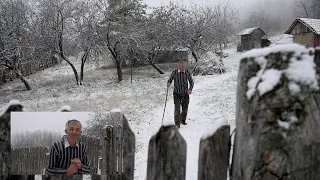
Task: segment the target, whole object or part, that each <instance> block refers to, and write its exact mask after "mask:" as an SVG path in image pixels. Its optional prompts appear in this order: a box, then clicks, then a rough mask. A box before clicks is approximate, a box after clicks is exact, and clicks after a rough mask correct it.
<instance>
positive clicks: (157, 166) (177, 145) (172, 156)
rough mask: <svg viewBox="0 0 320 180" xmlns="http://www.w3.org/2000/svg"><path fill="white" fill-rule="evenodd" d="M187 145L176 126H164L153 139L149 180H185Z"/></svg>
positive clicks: (151, 142)
mask: <svg viewBox="0 0 320 180" xmlns="http://www.w3.org/2000/svg"><path fill="white" fill-rule="evenodd" d="M186 158H187V143H186V141H185V140H184V139H183V137H182V136H181V134H180V133H179V131H178V129H177V127H176V126H175V125H168V126H162V127H161V128H160V130H159V131H158V133H157V134H155V135H154V136H152V137H151V139H150V141H149V150H148V165H147V168H148V169H147V180H185V179H186V161H187V159H186Z"/></svg>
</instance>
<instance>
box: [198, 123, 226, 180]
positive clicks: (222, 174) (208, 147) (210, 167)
mask: <svg viewBox="0 0 320 180" xmlns="http://www.w3.org/2000/svg"><path fill="white" fill-rule="evenodd" d="M229 144H230V126H229V125H226V126H222V127H220V128H219V129H218V130H217V131H216V132H215V133H214V134H213V135H211V136H210V137H208V138H206V139H201V140H200V147H199V161H198V180H221V179H227V172H228V167H229V150H230V147H229Z"/></svg>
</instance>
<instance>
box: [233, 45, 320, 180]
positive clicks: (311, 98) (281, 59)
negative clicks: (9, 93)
mask: <svg viewBox="0 0 320 180" xmlns="http://www.w3.org/2000/svg"><path fill="white" fill-rule="evenodd" d="M277 48H278V47H275V48H273V49H271V50H270V51H269V52H270V54H264V51H263V50H261V54H260V55H259V51H258V52H256V54H257V57H248V58H244V59H242V60H241V62H240V68H239V69H240V71H239V75H238V90H237V102H236V106H237V109H236V127H237V128H236V136H235V143H234V145H235V147H234V149H233V160H232V177H231V179H242V180H257V179H261V180H267V179H268V180H273V179H274V180H277V179H310V180H313V179H317V178H316V176H315V175H316V174H317V173H318V172H319V170H314V169H317V167H319V166H318V165H316V164H317V161H318V160H317V159H318V158H319V156H320V150H319V149H318V148H316V149H317V151H315V147H316V146H317V144H318V143H319V136H320V131H319V130H318V129H317V127H320V121H319V114H320V111H319V103H320V95H319V90H317V89H316V88H315V87H314V86H313V85H314V83H316V82H317V81H318V80H317V79H316V78H308V79H307V80H304V81H301V82H300V81H299V80H297V79H299V78H301V77H299V76H300V75H301V74H302V72H301V71H299V69H291V68H292V66H293V64H292V63H295V62H296V61H297V60H296V58H297V57H300V59H299V60H298V61H299V62H300V63H301V64H303V63H305V64H304V65H306V66H307V65H308V67H309V66H310V67H312V66H313V64H308V63H311V62H310V61H309V59H310V58H311V57H312V56H310V55H309V54H307V53H306V51H307V49H304V50H301V51H299V49H303V46H299V47H298V45H297V48H296V47H293V46H292V50H291V51H290V50H289V51H288V50H287V51H286V50H285V49H282V50H281V49H280V50H279V49H277ZM279 51H281V52H279ZM294 51H295V52H294ZM318 53H320V51H318ZM293 55H294V57H293ZM261 57H262V58H261ZM316 57H318V56H316ZM315 62H316V64H317V66H315V67H319V64H318V63H319V62H318V61H317V60H315ZM295 65H297V64H295ZM289 68H290V69H289ZM310 69H311V68H310ZM293 70H295V71H296V72H292V71H293ZM283 72H288V73H283ZM290 73H291V74H295V75H294V76H291V75H290ZM309 73H310V74H311V75H310V77H317V76H318V74H319V73H320V71H319V68H318V69H317V72H313V71H312V70H310V71H309ZM271 75H272V76H271ZM270 77H272V78H270ZM293 77H296V78H293ZM302 77H303V76H302ZM270 79H271V80H275V81H272V83H273V85H271V86H269V85H270V84H268V83H269V81H270ZM253 81H254V82H253ZM306 81H308V82H309V81H310V82H309V83H306ZM248 82H250V83H248ZM255 82H256V83H255ZM266 84H267V85H268V89H265V86H266ZM312 84H313V85H312ZM270 88H271V89H270Z"/></svg>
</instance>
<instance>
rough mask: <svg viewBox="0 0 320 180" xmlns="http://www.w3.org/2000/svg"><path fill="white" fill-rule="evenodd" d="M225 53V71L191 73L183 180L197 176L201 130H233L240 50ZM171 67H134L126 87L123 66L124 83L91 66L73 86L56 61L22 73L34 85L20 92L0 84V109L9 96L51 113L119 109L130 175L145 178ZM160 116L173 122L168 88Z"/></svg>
mask: <svg viewBox="0 0 320 180" xmlns="http://www.w3.org/2000/svg"><path fill="white" fill-rule="evenodd" d="M226 53H228V54H229V57H227V58H226V59H225V60H224V64H225V66H226V68H227V73H226V74H223V75H212V76H195V77H194V81H195V86H194V90H193V93H192V95H191V96H190V105H189V111H188V117H187V123H188V125H187V126H182V127H181V129H180V132H181V134H182V135H183V137H184V138H185V140H186V142H187V147H188V149H187V179H188V180H193V179H194V180H195V179H197V169H198V149H199V142H200V138H201V137H202V136H203V134H205V133H206V132H207V131H209V130H210V129H212V125H213V123H214V122H215V121H216V120H220V119H225V120H227V121H228V122H229V123H230V124H231V131H232V130H233V129H234V125H235V122H234V121H235V99H236V84H237V71H238V65H239V61H240V55H241V54H240V53H237V52H236V49H234V48H232V49H228V50H226ZM174 67H175V66H174V65H173V64H171V65H170V64H169V65H161V68H162V69H163V70H165V74H164V75H159V74H158V73H157V72H156V71H155V70H154V69H152V68H150V67H141V68H138V69H134V81H133V84H132V85H131V84H130V81H129V74H130V73H129V72H130V71H129V69H125V70H124V81H123V82H121V83H116V82H115V80H116V73H115V70H113V69H97V70H90V69H91V68H92V66H90V68H88V70H87V72H86V73H85V80H86V81H87V82H86V84H85V85H84V86H80V87H79V86H76V85H74V82H73V76H72V73H71V69H70V68H68V66H65V65H59V66H58V67H55V68H51V69H47V70H45V71H43V72H40V73H37V74H34V75H31V76H29V77H27V78H28V79H29V81H30V82H31V84H32V85H33V86H34V87H33V90H31V91H24V90H23V89H24V87H23V85H22V84H21V83H20V82H19V81H14V82H11V83H8V84H6V85H4V86H3V87H2V89H1V90H0V91H1V92H0V93H4V94H6V95H5V96H1V99H0V100H1V101H0V102H2V104H1V105H0V106H1V107H3V105H4V104H5V103H7V102H8V101H9V100H10V99H18V100H19V101H20V102H21V103H22V104H23V105H24V106H25V107H26V110H27V111H56V110H57V109H59V108H60V107H61V106H62V105H69V106H71V108H72V110H73V111H93V112H96V111H110V110H111V109H114V108H120V109H121V110H123V112H124V114H125V115H126V116H127V118H128V119H129V123H130V126H131V128H132V130H133V131H134V132H135V134H136V156H135V179H137V180H144V179H145V177H146V170H147V152H148V143H149V139H150V138H151V136H152V135H153V134H154V133H155V132H156V131H157V130H158V129H159V128H160V126H161V118H162V113H163V107H164V101H165V93H166V81H167V79H168V77H169V75H170V73H171V70H173V68H174ZM92 69H93V68H92ZM19 89H20V90H19ZM165 119H172V120H173V97H172V86H171V89H170V93H169V97H168V102H167V108H166V113H165Z"/></svg>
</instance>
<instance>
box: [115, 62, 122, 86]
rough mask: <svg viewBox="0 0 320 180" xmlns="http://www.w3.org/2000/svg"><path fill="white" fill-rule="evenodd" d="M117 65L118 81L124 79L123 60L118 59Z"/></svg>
mask: <svg viewBox="0 0 320 180" xmlns="http://www.w3.org/2000/svg"><path fill="white" fill-rule="evenodd" d="M116 65H117V73H118V81H119V82H120V81H122V68H121V62H120V60H116Z"/></svg>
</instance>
